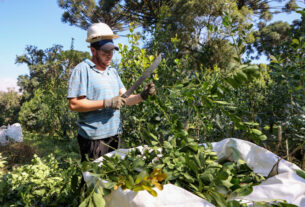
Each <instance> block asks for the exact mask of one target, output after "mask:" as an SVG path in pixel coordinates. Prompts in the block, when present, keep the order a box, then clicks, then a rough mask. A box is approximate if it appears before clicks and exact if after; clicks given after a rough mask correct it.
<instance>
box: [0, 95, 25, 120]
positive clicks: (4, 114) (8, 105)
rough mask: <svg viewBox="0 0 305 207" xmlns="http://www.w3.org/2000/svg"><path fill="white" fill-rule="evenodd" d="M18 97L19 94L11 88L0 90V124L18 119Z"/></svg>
mask: <svg viewBox="0 0 305 207" xmlns="http://www.w3.org/2000/svg"><path fill="white" fill-rule="evenodd" d="M20 97H21V95H20V94H18V93H17V92H16V91H14V90H12V89H9V90H8V92H2V91H0V126H2V125H8V124H14V123H16V122H17V121H18V118H17V117H18V112H19V110H20Z"/></svg>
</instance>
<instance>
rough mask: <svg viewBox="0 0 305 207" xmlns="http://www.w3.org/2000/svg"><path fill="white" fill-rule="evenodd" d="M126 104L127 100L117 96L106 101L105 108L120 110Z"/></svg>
mask: <svg viewBox="0 0 305 207" xmlns="http://www.w3.org/2000/svg"><path fill="white" fill-rule="evenodd" d="M125 103H126V99H125V98H122V97H121V96H115V97H113V98H111V99H105V100H104V108H113V109H117V110H119V109H120V108H121V107H122V106H124V105H125Z"/></svg>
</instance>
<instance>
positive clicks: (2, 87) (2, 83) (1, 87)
mask: <svg viewBox="0 0 305 207" xmlns="http://www.w3.org/2000/svg"><path fill="white" fill-rule="evenodd" d="M8 88H11V89H13V90H15V91H18V89H19V87H18V86H17V79H14V78H0V91H5V92H6V91H7V89H8Z"/></svg>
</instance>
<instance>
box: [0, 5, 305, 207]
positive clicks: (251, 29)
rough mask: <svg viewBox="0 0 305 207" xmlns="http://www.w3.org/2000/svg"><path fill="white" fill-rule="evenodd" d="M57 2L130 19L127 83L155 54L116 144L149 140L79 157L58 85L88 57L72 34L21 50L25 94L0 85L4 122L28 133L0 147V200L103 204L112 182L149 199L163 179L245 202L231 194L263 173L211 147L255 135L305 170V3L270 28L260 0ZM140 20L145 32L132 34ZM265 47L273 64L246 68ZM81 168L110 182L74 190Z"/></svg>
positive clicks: (99, 16)
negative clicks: (151, 91)
mask: <svg viewBox="0 0 305 207" xmlns="http://www.w3.org/2000/svg"><path fill="white" fill-rule="evenodd" d="M58 2H59V6H60V7H61V8H63V9H64V10H65V12H64V14H63V21H64V22H68V23H70V24H72V25H75V26H79V27H81V28H83V29H85V28H87V26H88V25H89V24H90V23H91V22H96V21H98V20H100V21H103V22H106V23H108V24H110V25H111V26H114V27H115V28H116V29H117V30H118V31H122V30H125V29H126V28H125V27H123V25H129V34H128V35H127V36H128V38H129V42H130V46H129V47H128V46H126V45H121V44H119V48H120V51H119V54H120V56H121V59H120V62H115V63H114V64H115V65H116V66H117V68H118V71H119V73H120V76H121V78H122V81H123V83H124V84H125V86H126V88H129V87H130V86H131V84H133V83H134V82H135V81H136V80H137V79H138V77H140V75H141V74H142V73H143V71H145V69H147V68H148V67H149V66H150V64H151V63H152V62H153V60H154V57H156V56H157V54H159V53H162V55H163V59H162V62H161V64H160V65H159V67H158V69H157V70H156V71H155V72H154V74H153V75H152V79H150V80H148V81H154V83H155V85H156V88H157V96H155V97H150V98H149V99H148V100H146V101H145V102H142V103H140V104H138V105H136V106H133V107H123V109H122V115H123V117H122V120H123V131H124V133H123V135H122V136H123V137H122V138H123V141H124V143H123V147H125V148H133V147H137V146H143V145H146V146H147V147H146V148H145V149H144V150H143V151H140V150H131V151H130V152H128V153H126V154H125V156H124V157H120V156H119V155H115V156H113V157H110V158H105V159H104V160H103V165H102V167H97V166H96V164H94V163H88V162H84V163H80V156H79V152H78V146H77V141H76V139H75V135H76V120H77V114H76V113H73V112H71V111H70V110H69V108H68V101H67V99H66V91H67V81H68V78H69V74H70V70H71V69H72V68H73V67H74V66H75V65H76V64H78V63H79V62H80V61H81V60H82V59H83V58H90V55H89V54H88V53H86V52H82V51H76V50H74V49H73V42H72V45H71V48H70V49H69V50H66V51H64V50H63V49H62V47H61V46H59V45H55V46H53V47H51V48H49V49H45V50H42V49H38V48H37V47H35V46H27V47H26V50H25V54H23V55H20V56H17V59H16V63H19V64H26V65H27V66H28V69H29V75H28V76H20V77H19V79H18V85H19V87H20V89H21V91H20V92H22V93H20V94H19V93H17V92H14V91H9V92H6V93H4V92H2V93H0V106H1V107H0V125H7V124H13V123H15V122H17V121H18V122H20V123H21V124H22V127H23V129H24V132H23V133H24V139H25V142H24V143H13V144H9V145H7V146H4V147H1V149H0V150H1V154H0V169H1V170H0V204H1V206H78V205H80V206H92V205H93V206H94V205H96V204H97V203H99V204H100V205H99V206H104V204H105V200H104V197H103V196H106V195H107V194H108V193H109V192H110V190H112V189H116V188H118V187H121V188H123V189H126V188H127V189H132V190H134V191H139V190H147V191H148V192H149V193H151V194H152V195H154V196H155V195H156V192H155V191H154V190H153V188H152V187H157V188H159V189H162V186H163V185H164V184H166V183H173V184H176V185H178V186H181V187H183V188H185V189H187V190H189V191H191V192H193V193H194V194H196V195H198V196H200V197H202V198H204V199H206V200H208V201H210V202H212V203H214V204H215V205H216V206H243V204H240V203H239V202H237V201H232V200H230V199H231V198H234V197H236V196H238V195H240V196H242V195H247V194H248V193H250V192H251V190H252V186H253V185H256V184H259V183H260V182H261V181H262V180H264V178H263V177H262V176H260V175H257V174H255V173H253V171H252V170H251V169H250V168H249V167H248V166H247V165H246V164H245V163H244V161H242V160H239V159H236V160H234V162H232V161H230V162H229V161H227V160H225V161H220V160H218V159H217V156H216V154H215V153H214V152H213V151H212V149H211V147H210V145H209V143H210V142H214V141H219V140H222V139H224V138H227V137H236V138H239V139H243V140H248V141H250V142H254V143H256V144H258V145H260V146H262V147H265V148H267V149H268V150H270V151H272V152H274V153H275V154H277V155H279V156H280V157H282V158H285V159H288V160H289V161H291V162H294V163H296V164H297V165H298V166H300V167H301V168H302V169H303V170H304V169H305V151H304V147H305V129H304V126H305V107H304V106H305V103H304V102H305V82H304V80H305V79H304V74H305V70H304V65H305V57H304V54H305V51H304V50H305V39H304V35H305V30H304V21H305V10H298V12H299V13H300V14H301V15H302V18H301V19H299V20H296V21H294V22H293V23H292V24H291V25H289V24H288V23H285V22H274V23H272V24H268V20H269V19H270V15H271V14H272V13H273V12H274V10H273V9H272V8H271V6H270V5H269V4H268V1H264V0H261V1H250V0H249V1H241V0H239V1H236V2H235V1H230V0H226V1H197V0H194V1H187V2H185V1H180V0H172V1H124V4H123V3H122V2H121V1H98V2H97V1H74V0H60V1H58ZM286 3H288V4H286V6H284V7H283V8H284V9H283V10H282V11H292V10H294V9H297V7H296V5H295V1H293V0H292V1H289V2H286ZM139 8H141V9H140V10H139ZM254 18H258V19H259V20H260V23H259V24H254V21H253V19H254ZM140 26H141V27H142V28H144V29H145V33H144V34H139V33H135V29H136V28H137V27H140ZM147 34H149V37H150V38H149V39H148V38H146V39H145V38H144V37H145V36H148V35H147ZM139 41H144V42H145V43H146V44H145V48H139ZM256 51H257V54H256V53H255V52H256ZM261 55H266V56H267V58H269V59H270V63H268V64H265V65H264V64H251V60H252V59H253V58H258V57H259V56H261ZM143 85H144V84H143ZM141 90H142V89H141V88H139V89H138V91H137V92H139V91H141ZM199 143H207V146H202V145H199ZM17 151H19V153H17ZM161 155H162V158H161V157H160V156H161ZM84 170H88V171H91V172H93V173H94V174H95V176H96V177H97V178H101V179H104V180H107V181H108V184H107V185H105V184H103V185H102V186H100V185H98V184H99V182H96V183H95V185H92V186H89V187H88V188H87V189H80V188H79V186H80V182H81V175H82V174H81V171H84ZM298 174H299V175H300V176H301V177H304V172H303V171H298ZM118 175H119V176H118ZM258 205H260V206H293V205H290V204H287V203H285V202H282V203H278V204H268V203H264V202H261V203H258Z"/></svg>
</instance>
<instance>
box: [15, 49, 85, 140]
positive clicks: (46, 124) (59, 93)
mask: <svg viewBox="0 0 305 207" xmlns="http://www.w3.org/2000/svg"><path fill="white" fill-rule="evenodd" d="M27 51H28V53H27V54H24V55H22V56H18V57H17V61H18V62H19V63H26V64H27V65H28V67H29V70H30V75H29V76H22V77H19V80H20V82H19V83H22V85H20V87H21V88H22V89H23V90H24V94H25V95H26V96H24V100H23V101H24V103H23V105H22V107H21V111H20V113H19V120H20V122H21V123H22V125H23V126H24V127H25V128H26V129H28V130H31V131H38V132H43V133H52V134H53V135H58V136H60V137H69V136H70V135H71V134H73V131H75V124H76V113H73V112H71V111H70V110H69V107H68V100H67V99H66V94H67V84H68V79H69V75H70V70H71V69H72V68H73V67H75V66H76V64H78V63H79V62H81V60H82V59H83V58H89V57H90V56H89V53H88V52H80V51H75V50H73V46H71V50H67V51H63V50H62V46H59V45H55V46H53V47H52V48H49V49H46V50H39V49H37V48H36V47H33V46H28V47H27Z"/></svg>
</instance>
